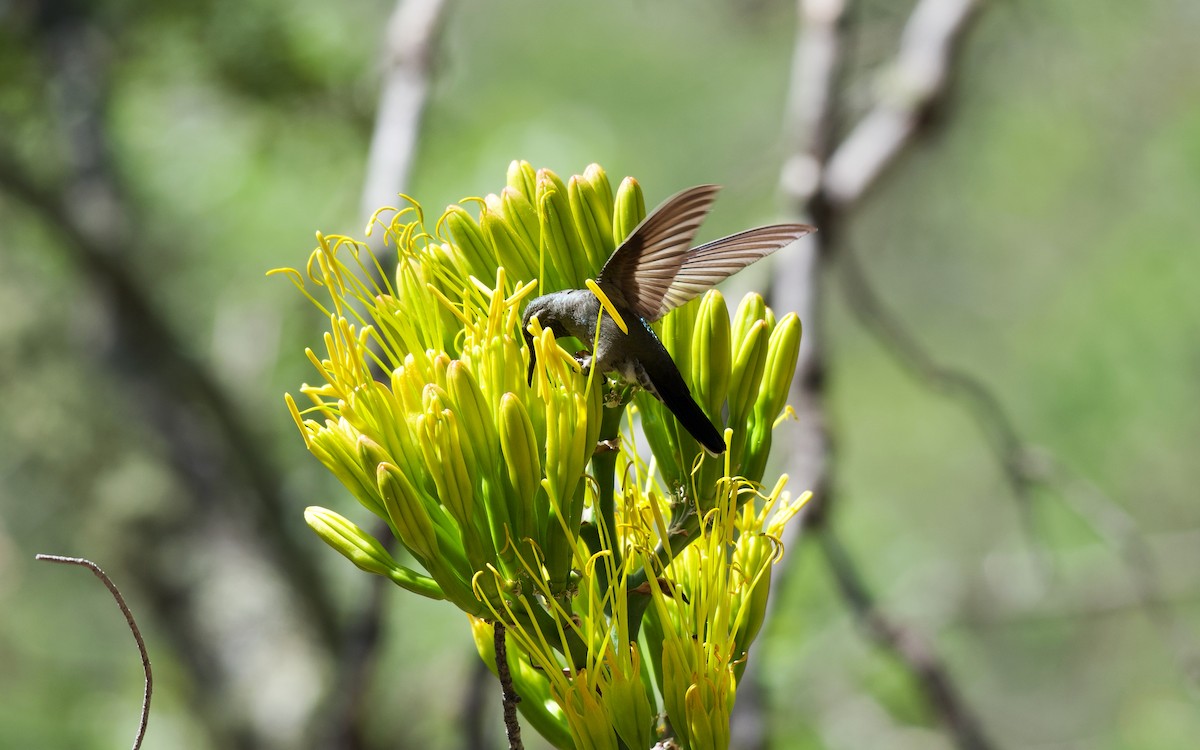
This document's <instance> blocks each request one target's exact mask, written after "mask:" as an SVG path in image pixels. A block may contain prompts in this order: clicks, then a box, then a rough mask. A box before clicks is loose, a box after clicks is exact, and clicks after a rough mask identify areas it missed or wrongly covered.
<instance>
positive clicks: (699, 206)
mask: <svg viewBox="0 0 1200 750" xmlns="http://www.w3.org/2000/svg"><path fill="white" fill-rule="evenodd" d="M718 190H720V188H719V187H718V186H716V185H699V186H697V187H694V188H689V189H687V190H684V191H683V192H681V193H677V194H675V195H673V196H671V197H670V198H668V199H667V200H666V201H664V202H663V203H662V205H660V206H659V207H658V208H656V209H654V211H653V212H651V213H650V215H649V216H647V217H646V218H645V219H644V220H643V221H642V223H641V224H638V225H637V227H636V228H635V229H634V230H633V232H631V233H630V234H629V237H628V238H627V239H626V240H625V241H624V242H623V243H621V246H620V247H618V248H617V250H616V252H614V253H613V254H612V257H611V258H609V259H608V262H607V263H605V264H604V268H602V269H600V273H599V275H598V276H597V278H596V283H597V284H599V285H600V288H601V289H603V290H604V293H605V294H607V295H609V296H610V297H615V298H616V300H615V301H616V302H617V303H618V304H623V305H624V306H626V307H627V308H629V309H630V310H632V311H633V312H635V313H636V314H637V315H639V316H640V317H643V318H647V319H657V318H658V317H661V315H662V314H661V313H659V312H658V311H659V309H660V308H661V307H662V305H663V300H664V295H666V294H667V291H668V290H669V289H670V288H671V284H672V283H673V282H674V281H675V277H676V274H678V272H679V270H680V268H682V267H683V265H684V259H685V256H686V255H687V250H688V246H689V245H691V244H692V238H694V237H695V236H696V231H697V230H698V229H699V228H700V223H701V222H703V221H704V217H705V216H707V215H708V210H709V208H710V207H711V206H712V202H713V200H714V199H715V198H716V196H717V191H718Z"/></svg>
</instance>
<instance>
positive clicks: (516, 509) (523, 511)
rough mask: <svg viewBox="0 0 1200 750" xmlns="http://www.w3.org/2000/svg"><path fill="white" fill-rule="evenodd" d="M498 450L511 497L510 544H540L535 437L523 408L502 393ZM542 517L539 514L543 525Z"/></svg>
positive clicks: (539, 479) (516, 401)
mask: <svg viewBox="0 0 1200 750" xmlns="http://www.w3.org/2000/svg"><path fill="white" fill-rule="evenodd" d="M500 447H501V450H502V451H503V452H504V463H505V466H506V468H507V469H508V479H509V484H510V485H511V486H512V489H513V495H514V498H513V500H514V502H513V504H512V506H511V507H510V508H509V514H510V516H511V517H512V522H513V540H514V541H516V542H520V541H521V540H522V539H525V538H527V537H528V538H532V539H533V540H534V541H535V542H537V543H538V544H540V543H541V540H542V539H543V535H542V529H543V528H544V526H543V525H542V524H539V523H538V518H537V516H538V512H537V506H536V505H535V503H534V501H535V499H536V498H537V492H538V488H539V485H540V482H541V478H542V464H541V460H540V459H539V458H538V449H537V436H536V435H535V434H534V430H533V423H532V422H531V421H530V420H529V413H528V412H527V411H526V410H525V405H524V404H523V403H521V399H519V398H517V397H516V396H515V395H513V394H512V393H505V394H504V396H503V398H502V399H501V400H500ZM544 515H545V513H544V511H543V513H542V516H543V523H544Z"/></svg>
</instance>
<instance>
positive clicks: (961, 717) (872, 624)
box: [818, 524, 992, 750]
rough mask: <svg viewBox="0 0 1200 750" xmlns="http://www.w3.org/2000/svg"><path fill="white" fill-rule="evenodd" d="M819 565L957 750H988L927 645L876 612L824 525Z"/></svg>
mask: <svg viewBox="0 0 1200 750" xmlns="http://www.w3.org/2000/svg"><path fill="white" fill-rule="evenodd" d="M818 539H819V541H820V544H821V549H822V552H823V553H824V555H825V561H826V563H827V564H828V565H829V567H830V571H831V572H832V573H833V579H834V581H835V582H836V583H837V586H838V591H839V592H840V593H841V595H842V599H843V601H845V602H846V604H847V605H848V606H849V607H850V611H851V612H852V613H853V614H854V619H855V621H856V622H857V623H858V625H859V627H861V628H862V629H863V631H864V632H865V633H866V635H867V637H868V638H870V639H871V640H872V641H874V642H875V643H876V644H877V645H879V646H881V647H883V648H884V649H886V650H887V651H888V652H890V653H891V654H892V655H893V656H895V657H896V658H897V659H899V660H900V661H901V662H902V663H903V664H904V665H905V666H906V667H907V668H908V669H909V670H910V671H911V672H912V673H913V675H914V676H915V677H916V678H917V680H918V681H919V682H920V684H921V689H922V691H923V692H924V694H925V698H926V700H928V701H929V703H930V705H931V706H932V707H933V709H934V710H935V711H936V712H937V715H938V717H939V718H941V720H942V721H943V722H944V723H945V724H946V725H947V727H948V728H949V730H950V732H951V733H952V734H953V735H954V739H955V742H956V744H957V745H958V747H959V748H961V749H962V750H988V748H991V747H992V744H991V743H990V742H989V741H988V740H987V738H986V737H985V736H984V734H983V731H982V729H981V728H980V726H979V722H978V720H976V718H975V717H974V715H973V712H972V711H970V710H969V709H968V707H967V705H966V703H965V702H964V700H963V698H962V695H961V694H960V692H959V690H958V687H957V686H956V684H955V682H954V680H953V679H952V678H951V677H950V672H949V671H948V670H947V669H946V667H945V665H944V664H942V662H941V660H940V659H938V657H937V654H935V653H934V651H933V649H932V648H931V647H930V645H929V644H928V643H927V642H926V641H925V639H924V638H922V637H921V636H919V635H918V634H917V632H916V631H914V630H912V629H911V628H905V627H902V626H901V625H899V624H897V623H896V622H895V621H894V620H892V619H891V618H889V617H887V616H886V615H885V614H884V613H883V612H881V611H880V609H879V607H878V605H877V604H876V603H875V598H874V596H872V595H871V592H870V591H869V590H868V589H867V587H866V584H865V583H864V581H863V580H862V576H861V575H860V574H859V571H858V566H857V565H856V564H855V562H854V560H853V559H852V558H851V557H850V554H849V552H848V550H847V549H846V548H845V547H843V546H842V543H841V542H840V541H839V540H838V538H837V534H835V533H834V530H833V527H832V526H831V525H828V524H826V525H825V526H824V527H823V528H822V529H821V533H820V534H819V535H818Z"/></svg>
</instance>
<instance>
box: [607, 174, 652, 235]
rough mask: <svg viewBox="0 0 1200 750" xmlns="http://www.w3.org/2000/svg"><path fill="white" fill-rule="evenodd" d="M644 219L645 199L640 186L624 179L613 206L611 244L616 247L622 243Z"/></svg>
mask: <svg viewBox="0 0 1200 750" xmlns="http://www.w3.org/2000/svg"><path fill="white" fill-rule="evenodd" d="M644 218H646V198H645V196H643V195H642V186H641V185H639V184H638V181H637V180H635V179H633V178H632V177H626V178H625V179H624V180H621V185H620V187H618V188H617V199H616V203H615V204H614V205H613V229H612V234H613V242H614V243H616V244H617V245H620V244H621V243H622V242H624V241H625V238H626V237H628V236H629V235H630V233H631V232H633V230H634V228H635V227H637V225H638V224H641V223H642V219H644Z"/></svg>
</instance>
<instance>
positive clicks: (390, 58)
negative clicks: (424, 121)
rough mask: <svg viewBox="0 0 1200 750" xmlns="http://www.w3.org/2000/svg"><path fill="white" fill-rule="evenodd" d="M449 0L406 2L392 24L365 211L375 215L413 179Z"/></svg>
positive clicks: (369, 157) (399, 5)
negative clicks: (422, 121)
mask: <svg viewBox="0 0 1200 750" xmlns="http://www.w3.org/2000/svg"><path fill="white" fill-rule="evenodd" d="M445 9H446V0H402V1H401V2H399V3H397V5H396V9H395V11H394V12H393V13H392V17H391V19H390V20H389V21H388V25H387V38H386V41H385V47H384V71H383V88H382V91H381V93H380V96H379V110H378V112H377V113H376V115H375V131H374V133H373V134H372V136H371V149H370V151H369V152H368V154H367V177H366V182H365V184H364V185H363V197H362V210H363V214H364V215H365V216H370V215H371V214H372V213H373V212H374V211H375V210H376V209H377V208H379V207H380V206H386V205H389V204H391V203H393V202H394V201H395V200H396V195H397V194H398V193H402V192H404V190H405V189H406V188H407V186H408V183H409V175H410V173H411V172H412V165H413V161H414V157H415V156H416V152H417V136H418V135H419V134H420V130H421V117H422V115H423V114H424V112H425V101H426V99H428V97H429V80H430V71H431V68H432V62H433V55H434V50H435V49H436V43H437V39H438V32H439V30H440V29H441V23H442V19H443V18H444V16H445Z"/></svg>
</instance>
